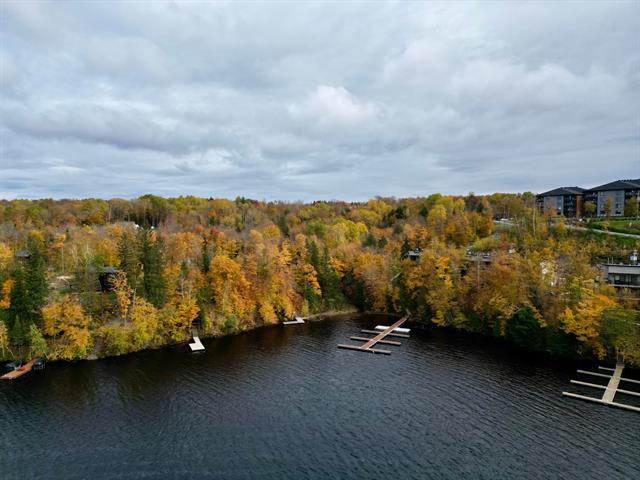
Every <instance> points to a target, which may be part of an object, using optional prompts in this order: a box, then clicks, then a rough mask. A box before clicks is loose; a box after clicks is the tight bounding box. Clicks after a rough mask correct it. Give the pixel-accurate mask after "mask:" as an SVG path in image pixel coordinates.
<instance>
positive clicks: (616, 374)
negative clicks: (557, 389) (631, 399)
mask: <svg viewBox="0 0 640 480" xmlns="http://www.w3.org/2000/svg"><path fill="white" fill-rule="evenodd" d="M598 368H599V369H600V370H606V371H610V372H612V373H611V374H610V375H606V374H604V373H598V372H589V371H587V370H578V373H581V374H584V375H591V376H593V377H600V378H608V379H609V383H608V384H607V385H606V386H605V385H599V384H596V383H588V382H582V381H579V380H571V383H572V384H574V385H580V386H583V387H590V388H597V389H600V390H604V393H603V395H602V397H601V398H596V397H589V396H587V395H579V394H577V393H571V392H562V395H564V396H565V397H571V398H577V399H579V400H586V401H588V402H594V403H600V404H602V405H608V406H611V407H617V408H623V409H625V410H631V411H634V412H640V408H639V407H634V406H633V405H627V404H624V403H620V402H616V401H615V397H616V394H618V393H622V394H624V395H630V396H636V397H640V392H633V391H630V390H623V389H621V388H619V386H620V382H621V381H624V382H629V383H637V384H640V381H638V380H632V379H630V378H624V377H623V376H622V371H623V370H624V361H623V360H622V358H621V357H618V361H617V362H616V368H606V367H598Z"/></svg>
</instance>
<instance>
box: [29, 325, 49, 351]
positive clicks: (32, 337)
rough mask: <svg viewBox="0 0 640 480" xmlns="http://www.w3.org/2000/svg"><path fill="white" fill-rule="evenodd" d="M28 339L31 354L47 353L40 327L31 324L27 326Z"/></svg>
mask: <svg viewBox="0 0 640 480" xmlns="http://www.w3.org/2000/svg"><path fill="white" fill-rule="evenodd" d="M28 339H29V345H30V346H31V354H32V355H35V356H36V357H43V356H44V355H46V354H47V350H48V347H47V342H46V340H45V339H44V337H43V336H42V332H41V331H40V329H39V328H38V327H36V326H35V325H33V324H31V325H30V326H29V334H28Z"/></svg>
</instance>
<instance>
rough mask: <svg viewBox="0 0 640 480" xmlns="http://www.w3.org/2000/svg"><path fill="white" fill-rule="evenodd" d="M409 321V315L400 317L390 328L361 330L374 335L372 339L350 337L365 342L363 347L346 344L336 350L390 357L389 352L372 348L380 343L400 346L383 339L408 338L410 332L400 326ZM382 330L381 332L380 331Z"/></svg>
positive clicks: (382, 326)
mask: <svg viewBox="0 0 640 480" xmlns="http://www.w3.org/2000/svg"><path fill="white" fill-rule="evenodd" d="M408 319H409V313H407V315H405V316H404V317H402V318H401V319H400V320H398V321H397V322H395V323H394V324H393V325H391V326H388V327H387V326H385V325H378V326H377V327H376V330H362V333H372V334H375V336H374V337H360V336H355V335H354V336H352V337H350V338H351V340H356V341H361V342H365V343H364V344H363V345H354V344H352V343H351V344H347V343H340V344H338V348H344V349H348V350H358V351H361V352H369V353H381V354H384V355H391V351H389V350H382V349H379V348H373V347H375V346H376V344H378V343H380V344H382V345H401V344H400V342H395V341H392V340H385V337H402V338H409V335H408V333H409V332H410V330H409V329H408V328H400V326H401V325H402V324H403V323H404V322H406V321H407V320H408ZM380 330H382V331H380Z"/></svg>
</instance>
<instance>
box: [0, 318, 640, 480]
mask: <svg viewBox="0 0 640 480" xmlns="http://www.w3.org/2000/svg"><path fill="white" fill-rule="evenodd" d="M389 322H390V320H389V318H388V317H387V318H385V317H376V316H366V315H357V316H347V317H341V318H333V319H329V320H325V321H319V322H308V323H306V324H305V325H295V326H289V327H283V326H274V327H266V328H261V329H258V330H255V331H252V332H248V333H244V334H241V335H237V336H233V337H227V338H221V339H211V340H205V341H204V342H203V343H204V344H205V346H206V348H207V351H206V352H205V353H201V354H192V353H190V352H189V351H188V347H187V346H186V345H180V346H176V347H171V348H165V349H161V350H156V351H148V352H142V353H138V354H133V355H129V356H125V357H120V358H111V359H105V360H99V361H94V362H78V363H75V364H61V363H56V364H50V365H48V366H47V368H46V369H45V370H44V371H42V372H33V373H30V374H29V375H27V376H25V377H23V378H22V379H19V380H17V381H14V382H3V383H2V384H0V426H1V428H0V446H1V449H0V478H2V479H26V478H64V479H76V478H77V479H80V478H185V479H186V478H190V479H192V478H224V479H256V478H257V479H296V480H297V479H320V478H336V479H350V478H353V479H355V478H358V479H389V478H395V479H413V478H415V479H430V478H433V479H460V478H468V479H471V478H473V479H475V478H486V479H514V478H526V479H541V478H550V479H551V478H580V479H581V480H584V479H591V478H593V479H596V478H597V479H601V478H607V480H609V479H631V478H640V414H639V413H635V412H629V411H624V410H618V409H614V408H608V407H604V406H602V405H597V404H591V403H587V402H581V401H578V400H572V399H568V398H564V397H562V396H561V392H562V391H563V390H572V391H574V392H577V393H587V394H590V395H597V394H598V392H594V391H589V390H588V389H582V390H581V388H582V387H573V386H570V385H569V380H570V379H571V378H577V377H576V374H575V369H576V368H579V367H585V366H587V367H589V368H597V367H594V364H593V363H589V362H582V363H579V364H578V363H576V362H572V361H568V360H559V359H555V358H550V357H546V356H543V355H534V354H531V353H528V352H526V351H523V350H519V349H517V348H515V347H512V346H509V345H507V344H505V343H503V342H501V341H498V340H494V339H487V338H483V337H480V336H477V335H470V334H465V333H461V332H454V331H448V330H441V329H433V330H426V331H415V332H412V335H411V338H410V339H401V342H402V346H400V347H397V346H384V347H382V348H385V349H390V350H392V351H393V353H392V354H391V355H389V356H387V355H371V354H367V353H362V352H356V351H349V350H339V349H337V348H336V344H338V343H349V336H351V335H353V334H356V333H358V332H359V330H360V329H361V328H372V327H373V326H375V325H376V324H379V323H387V324H388V323H389ZM354 343H355V342H354ZM595 365H597V364H595ZM624 376H629V377H635V378H640V372H637V371H636V372H633V371H628V372H627V371H625V375H624ZM588 381H592V380H588ZM605 381H606V380H605ZM600 383H602V382H600ZM636 387H637V386H636ZM622 388H624V387H622ZM630 389H631V388H630ZM635 390H639V389H638V388H635ZM600 394H601V392H600ZM639 400H640V399H639ZM624 401H625V402H626V403H629V404H633V405H638V404H639V402H635V403H634V402H633V401H631V400H629V399H628V398H625V399H624Z"/></svg>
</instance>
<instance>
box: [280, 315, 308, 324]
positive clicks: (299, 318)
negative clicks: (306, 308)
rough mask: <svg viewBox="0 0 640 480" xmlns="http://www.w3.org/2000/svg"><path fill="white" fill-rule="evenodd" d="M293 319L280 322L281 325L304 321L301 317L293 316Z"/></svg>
mask: <svg viewBox="0 0 640 480" xmlns="http://www.w3.org/2000/svg"><path fill="white" fill-rule="evenodd" d="M294 318H295V320H290V321H288V322H282V324H283V325H300V324H301V323H304V318H302V317H298V316H296V317H294Z"/></svg>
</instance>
